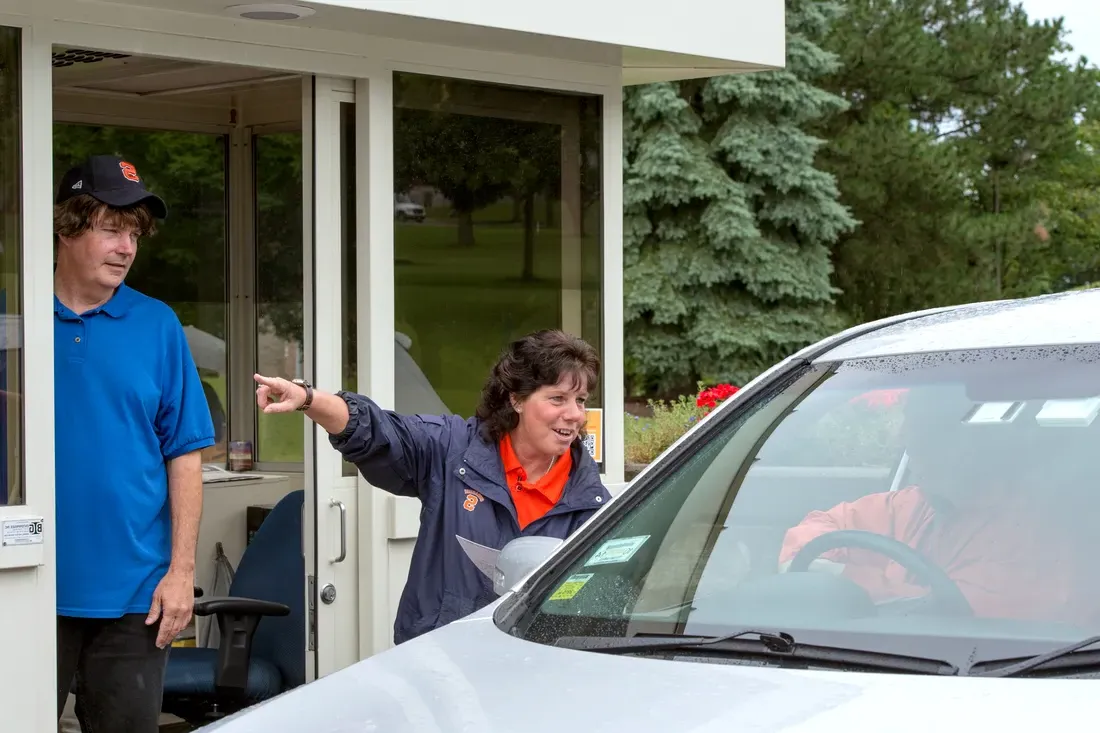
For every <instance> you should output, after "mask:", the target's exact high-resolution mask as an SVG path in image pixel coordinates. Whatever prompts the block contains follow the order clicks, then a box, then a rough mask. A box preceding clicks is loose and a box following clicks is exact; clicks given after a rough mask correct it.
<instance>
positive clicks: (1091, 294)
mask: <svg viewBox="0 0 1100 733" xmlns="http://www.w3.org/2000/svg"><path fill="white" fill-rule="evenodd" d="M1098 343H1100V288H1092V289H1089V290H1071V291H1068V292H1064V293H1054V294H1051V295H1040V296H1036V297H1032V298H1020V299H1016V300H999V301H990V302H984V303H970V304H968V305H960V306H957V307H953V308H948V309H945V310H937V311H935V312H932V313H929V314H928V315H920V316H917V317H915V318H911V319H905V320H901V321H898V322H893V323H887V324H886V325H884V326H883V327H882V328H875V329H871V330H869V331H867V332H865V333H863V334H862V335H859V336H856V337H854V338H852V339H851V340H848V341H844V342H843V343H840V344H838V345H837V346H836V347H834V348H832V349H829V350H828V351H826V352H825V353H823V354H821V355H819V356H818V357H817V358H816V359H815V361H818V362H824V361H838V360H842V359H860V358H866V357H878V356H897V355H901V354H922V353H928V352H934V351H963V350H969V349H992V348H1003V347H1014V346H1064V345H1081V344H1098Z"/></svg>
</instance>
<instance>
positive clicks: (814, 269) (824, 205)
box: [623, 0, 856, 391]
mask: <svg viewBox="0 0 1100 733" xmlns="http://www.w3.org/2000/svg"><path fill="white" fill-rule="evenodd" d="M837 10H838V9H837V6H836V5H834V4H833V3H829V2H819V1H818V0H788V2H787V67H786V68H785V69H783V70H782V71H775V72H764V73H757V74H748V75H729V76H722V77H716V78H711V79H708V80H705V81H703V82H682V83H675V84H674V83H660V84H653V85H647V86H643V87H639V88H635V89H631V90H628V93H627V96H626V108H625V113H626V121H625V126H626V131H625V136H624V158H625V159H624V163H623V164H624V171H625V184H624V185H625V192H624V208H625V222H624V247H625V254H624V264H625V267H626V271H625V277H626V302H625V318H626V333H627V338H626V345H627V360H628V363H627V366H628V371H629V375H630V377H631V378H632V379H633V381H634V382H635V385H634V386H635V388H640V389H643V390H657V391H669V390H676V389H684V388H685V387H688V386H689V385H693V384H694V382H695V381H696V380H700V379H701V380H706V381H717V380H721V381H730V382H733V383H737V384H743V383H744V382H745V381H747V380H749V379H751V378H752V377H754V376H755V375H756V374H758V373H759V372H760V371H762V370H763V369H765V368H767V367H768V366H770V365H771V364H773V363H774V362H775V361H777V360H779V359H781V358H783V357H785V356H787V355H788V354H790V353H791V352H792V351H795V350H797V349H798V348H800V347H802V346H804V345H805V344H807V343H810V342H812V341H814V340H816V339H818V338H820V337H822V336H824V335H826V334H827V333H829V332H830V331H832V330H835V329H836V328H838V327H839V326H840V322H839V319H838V316H837V315H836V312H835V310H834V308H833V299H834V297H835V295H836V291H835V289H834V288H833V286H832V285H831V284H830V276H831V273H832V270H831V266H830V262H829V247H830V245H831V244H832V243H833V242H834V241H835V240H836V238H837V237H838V236H840V235H841V234H842V233H843V232H845V231H848V230H850V229H852V228H853V227H854V226H855V225H856V222H855V220H854V219H853V218H852V217H851V216H850V214H849V212H848V211H847V210H846V209H845V208H844V207H843V206H841V205H840V204H839V203H838V201H837V198H838V193H837V189H836V185H835V183H834V180H833V178H832V177H831V176H830V175H828V174H826V173H823V172H822V171H820V170H818V169H816V168H815V167H814V157H815V154H816V152H817V150H818V148H819V147H820V146H821V145H822V141H821V140H820V139H817V138H815V137H813V136H811V135H809V134H808V133H807V132H806V131H805V129H806V128H807V127H808V126H809V125H811V124H813V123H815V122H817V121H819V120H821V119H823V118H826V117H828V116H830V115H832V114H835V113H836V112H837V111H839V110H841V109H843V105H844V103H843V101H842V100H841V99H840V98H839V97H837V96H835V95H832V94H828V93H825V92H823V91H822V90H820V89H818V88H815V87H814V85H813V82H814V80H815V79H816V78H818V77H820V76H822V75H825V74H828V73H831V72H832V71H833V70H834V67H835V63H836V61H835V57H834V56H833V55H831V54H828V53H826V52H824V51H823V50H822V49H821V48H820V47H819V46H818V45H817V44H816V43H815V40H814V39H815V38H817V37H819V36H820V35H821V34H822V33H823V32H824V31H825V27H826V25H827V24H828V22H829V20H830V18H831V17H832V16H833V15H834V14H835V13H836V12H837Z"/></svg>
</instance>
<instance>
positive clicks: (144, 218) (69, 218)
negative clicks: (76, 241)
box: [53, 194, 157, 241]
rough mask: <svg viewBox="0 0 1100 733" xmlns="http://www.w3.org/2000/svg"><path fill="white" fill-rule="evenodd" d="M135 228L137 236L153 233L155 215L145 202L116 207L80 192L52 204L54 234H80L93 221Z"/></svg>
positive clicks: (90, 226) (61, 235)
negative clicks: (61, 201)
mask: <svg viewBox="0 0 1100 733" xmlns="http://www.w3.org/2000/svg"><path fill="white" fill-rule="evenodd" d="M97 224H98V225H99V226H108V227H118V228H119V229H134V230H136V231H137V232H138V236H141V237H149V236H152V235H154V234H156V231H157V224H156V218H155V217H154V216H153V214H152V213H151V212H150V211H149V208H148V207H147V206H145V204H137V205H135V206H126V207H117V206H108V205H107V204H105V203H103V202H102V201H99V200H98V199H95V198H93V197H92V196H89V195H88V194H81V195H79V196H74V197H73V198H71V199H68V200H67V201H64V202H63V203H60V204H56V205H55V206H54V207H53V233H54V239H55V241H56V239H57V237H59V236H60V237H79V236H80V235H81V234H83V233H84V232H86V231H88V230H89V229H91V228H92V227H93V226H95V225H97Z"/></svg>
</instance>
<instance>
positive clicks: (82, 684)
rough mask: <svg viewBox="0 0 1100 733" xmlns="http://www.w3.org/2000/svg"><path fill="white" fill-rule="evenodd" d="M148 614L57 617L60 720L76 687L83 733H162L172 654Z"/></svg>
mask: <svg viewBox="0 0 1100 733" xmlns="http://www.w3.org/2000/svg"><path fill="white" fill-rule="evenodd" d="M158 626H159V624H156V623H155V624H152V625H150V626H146V625H145V614H143V613H131V614H127V615H125V616H123V617H122V618H110V619H100V618H73V617H70V616H58V617H57V717H58V719H59V720H60V718H61V713H62V712H63V711H64V708H65V700H66V698H67V697H68V695H69V691H70V690H72V687H73V680H74V679H75V681H76V689H75V692H76V717H77V719H78V720H79V721H80V727H81V729H82V730H83V732H84V733H157V729H158V722H159V720H160V706H161V696H162V692H163V689H164V665H165V662H166V661H167V659H168V649H167V648H166V649H158V648H157V645H156V641H157V628H158Z"/></svg>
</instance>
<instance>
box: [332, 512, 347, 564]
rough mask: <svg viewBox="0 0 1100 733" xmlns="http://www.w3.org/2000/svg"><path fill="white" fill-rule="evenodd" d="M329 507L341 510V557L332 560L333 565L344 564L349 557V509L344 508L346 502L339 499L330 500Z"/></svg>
mask: <svg viewBox="0 0 1100 733" xmlns="http://www.w3.org/2000/svg"><path fill="white" fill-rule="evenodd" d="M329 506H334V507H339V508H340V556H339V557H337V558H336V559H335V560H332V564H333V565H335V564H336V563H338V562H343V561H344V559H345V558H347V556H348V508H347V507H346V506H344V502H342V501H339V500H337V499H332V500H330V501H329Z"/></svg>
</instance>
